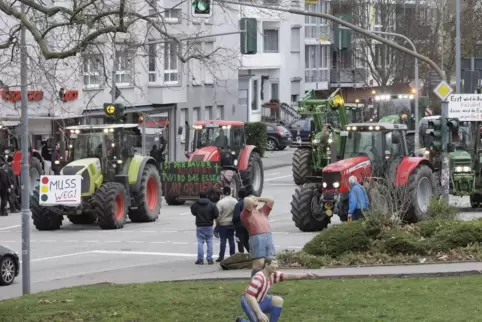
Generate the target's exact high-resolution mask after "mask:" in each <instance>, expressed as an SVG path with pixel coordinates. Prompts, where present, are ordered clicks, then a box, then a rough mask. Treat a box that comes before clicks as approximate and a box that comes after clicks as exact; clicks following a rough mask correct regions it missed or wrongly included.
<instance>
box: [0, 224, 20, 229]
mask: <svg viewBox="0 0 482 322" xmlns="http://www.w3.org/2000/svg"><path fill="white" fill-rule="evenodd" d="M17 227H20V225H15V226H8V227H3V228H0V230H9V229H12V228H17Z"/></svg>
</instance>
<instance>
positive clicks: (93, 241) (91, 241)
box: [83, 240, 99, 243]
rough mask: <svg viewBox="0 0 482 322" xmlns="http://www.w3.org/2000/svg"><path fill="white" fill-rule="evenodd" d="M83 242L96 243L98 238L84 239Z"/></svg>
mask: <svg viewBox="0 0 482 322" xmlns="http://www.w3.org/2000/svg"><path fill="white" fill-rule="evenodd" d="M83 242H84V243H98V242H99V241H98V240H84V241H83Z"/></svg>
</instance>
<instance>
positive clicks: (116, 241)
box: [102, 240, 122, 243]
mask: <svg viewBox="0 0 482 322" xmlns="http://www.w3.org/2000/svg"><path fill="white" fill-rule="evenodd" d="M121 241H122V240H104V241H102V242H103V243H120V242H121Z"/></svg>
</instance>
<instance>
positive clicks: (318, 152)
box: [291, 89, 348, 185]
mask: <svg viewBox="0 0 482 322" xmlns="http://www.w3.org/2000/svg"><path fill="white" fill-rule="evenodd" d="M339 92H340V90H339V89H337V90H336V91H335V92H333V93H332V94H331V95H330V97H328V99H326V100H320V99H315V97H314V91H310V92H308V93H307V94H306V95H305V96H304V97H303V98H302V99H301V101H300V102H299V107H298V113H299V114H300V115H302V116H311V117H312V118H313V121H312V122H311V130H312V133H311V135H310V138H309V142H302V141H301V138H300V136H299V133H300V129H299V128H298V137H297V138H296V140H295V142H294V143H293V144H292V145H291V147H294V148H296V150H295V152H294V154H293V166H292V170H293V179H294V181H295V183H296V184H297V185H302V184H304V183H306V182H308V181H309V180H310V177H317V176H321V171H322V170H323V168H324V167H325V166H327V165H328V164H330V163H331V162H334V161H336V160H333V156H336V155H340V153H337V154H335V153H333V154H332V153H331V151H332V150H333V149H336V151H340V150H341V147H342V146H343V142H342V138H341V137H340V132H341V129H342V127H343V126H345V125H346V124H348V117H347V114H346V110H345V102H344V100H343V97H342V96H341V95H340V94H339ZM344 139H345V138H343V140H344Z"/></svg>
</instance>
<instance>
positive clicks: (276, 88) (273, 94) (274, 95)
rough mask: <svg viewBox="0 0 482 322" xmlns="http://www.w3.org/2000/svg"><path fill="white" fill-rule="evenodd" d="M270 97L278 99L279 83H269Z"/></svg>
mask: <svg viewBox="0 0 482 322" xmlns="http://www.w3.org/2000/svg"><path fill="white" fill-rule="evenodd" d="M271 99H279V84H278V83H272V84H271Z"/></svg>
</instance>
